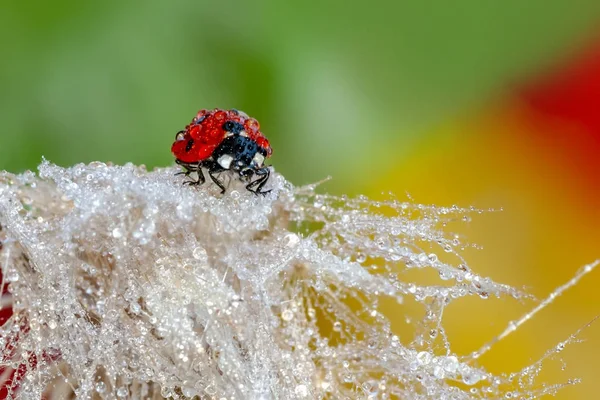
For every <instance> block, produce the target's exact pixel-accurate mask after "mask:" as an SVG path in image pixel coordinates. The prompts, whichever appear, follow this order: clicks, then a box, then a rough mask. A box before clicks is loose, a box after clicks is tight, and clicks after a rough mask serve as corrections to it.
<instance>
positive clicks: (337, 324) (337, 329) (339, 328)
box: [333, 321, 342, 332]
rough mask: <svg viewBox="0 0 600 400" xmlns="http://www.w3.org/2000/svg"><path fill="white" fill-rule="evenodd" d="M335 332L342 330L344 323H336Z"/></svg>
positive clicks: (334, 325)
mask: <svg viewBox="0 0 600 400" xmlns="http://www.w3.org/2000/svg"><path fill="white" fill-rule="evenodd" d="M333 330H334V331H336V332H339V331H341V330H342V323H341V322H340V321H335V323H334V324H333Z"/></svg>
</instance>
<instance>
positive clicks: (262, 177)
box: [246, 167, 271, 196]
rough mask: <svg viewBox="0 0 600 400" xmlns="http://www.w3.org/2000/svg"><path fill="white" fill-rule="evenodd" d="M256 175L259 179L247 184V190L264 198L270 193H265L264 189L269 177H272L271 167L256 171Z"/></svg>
mask: <svg viewBox="0 0 600 400" xmlns="http://www.w3.org/2000/svg"><path fill="white" fill-rule="evenodd" d="M254 173H255V174H256V175H258V176H259V178H258V179H256V180H254V181H252V182H250V183H249V184H247V185H246V189H248V190H249V191H250V192H252V193H254V194H256V195H259V194H262V195H263V196H264V195H266V194H267V193H269V192H270V190H265V191H263V190H262V188H263V186H265V184H266V183H267V181H268V180H269V176H271V170H270V169H269V167H263V168H260V169H257V170H256V171H254Z"/></svg>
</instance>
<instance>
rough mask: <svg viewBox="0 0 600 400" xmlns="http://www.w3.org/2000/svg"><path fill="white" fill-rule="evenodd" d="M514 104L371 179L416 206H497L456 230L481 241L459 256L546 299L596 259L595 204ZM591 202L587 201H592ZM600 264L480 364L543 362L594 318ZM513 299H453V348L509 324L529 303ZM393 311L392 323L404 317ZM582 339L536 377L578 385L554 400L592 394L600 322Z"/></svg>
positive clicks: (375, 188)
mask: <svg viewBox="0 0 600 400" xmlns="http://www.w3.org/2000/svg"><path fill="white" fill-rule="evenodd" d="M520 112H521V110H519V107H518V106H514V105H512V104H510V103H509V104H506V103H502V104H495V105H491V106H490V107H488V108H487V109H485V110H482V111H481V112H480V113H478V114H477V116H469V117H462V118H458V119H457V120H456V121H455V122H453V123H449V124H448V125H445V126H443V127H441V128H439V129H437V130H436V131H435V132H434V133H433V134H431V135H429V136H428V140H426V141H423V142H422V143H421V145H420V146H419V147H418V148H417V149H415V152H414V154H415V155H414V157H410V156H409V157H406V158H403V159H401V160H397V162H396V165H394V166H393V167H391V168H390V170H389V171H388V173H387V174H383V177H382V178H381V179H380V180H377V181H375V182H373V184H372V188H371V194H373V195H374V196H378V194H379V192H380V191H381V190H380V188H381V187H386V188H387V187H390V188H393V189H392V190H393V191H395V192H397V193H402V192H404V191H406V192H407V193H409V194H410V195H411V196H412V198H413V199H414V201H416V202H418V203H426V204H437V205H452V204H457V205H459V206H469V205H473V206H476V207H479V208H483V209H487V208H490V207H493V208H495V209H500V208H502V209H503V210H502V211H501V212H491V213H484V214H482V215H476V216H474V217H473V221H472V222H471V223H469V224H468V225H466V226H465V229H462V230H460V231H459V232H458V233H461V234H465V236H466V239H467V241H469V242H475V243H477V244H479V245H482V246H483V249H482V250H475V249H469V250H468V251H466V252H465V254H464V255H465V258H466V259H467V261H468V263H469V265H470V267H471V269H473V270H474V271H476V272H478V273H480V274H482V275H484V276H490V277H491V278H493V279H494V280H496V281H499V282H503V283H508V284H511V285H513V286H515V287H524V288H525V289H526V290H527V292H529V293H531V294H533V295H535V296H536V297H537V299H538V301H541V300H543V299H544V298H545V297H546V296H547V295H549V294H550V293H551V292H552V291H553V290H554V289H556V288H557V287H558V286H560V285H562V284H563V283H565V282H567V281H568V280H569V279H571V277H572V276H573V275H574V274H575V272H576V271H577V269H579V267H581V266H583V265H585V264H588V263H590V262H592V261H593V260H595V259H597V258H600V248H599V246H598V243H599V240H600V229H599V227H598V224H597V221H598V218H597V217H598V209H594V208H592V207H591V206H590V203H587V204H586V202H585V201H582V200H581V199H583V198H584V195H585V193H578V192H577V190H578V189H577V188H576V187H575V188H574V185H573V183H572V182H571V180H570V178H569V174H568V171H565V170H566V169H568V168H566V167H567V166H565V165H561V164H560V163H556V162H552V160H548V159H546V158H545V157H542V156H540V155H539V154H537V152H538V150H540V149H537V148H536V147H535V145H534V144H533V143H532V142H531V141H530V140H529V139H528V138H529V137H531V136H533V133H534V132H532V131H529V132H528V131H527V129H528V128H526V127H525V126H524V124H523V120H522V119H521V118H520ZM592 203H593V202H592ZM598 285H600V270H598V271H594V272H592V273H591V274H590V275H588V276H586V277H585V278H584V279H583V281H581V282H580V283H579V284H578V285H577V286H575V287H574V288H572V289H570V290H569V291H567V292H566V293H565V295H563V296H561V297H559V298H557V299H556V300H555V301H554V303H553V304H552V305H550V306H549V307H548V308H547V309H545V310H544V311H542V312H540V313H539V314H537V315H536V316H535V318H533V319H532V320H530V321H528V322H527V323H525V324H524V325H523V326H522V327H521V328H520V329H518V330H517V331H516V332H515V333H513V334H512V335H510V336H508V337H507V338H506V339H504V340H503V341H501V342H499V343H498V344H496V345H495V346H494V347H493V349H492V350H491V351H490V352H489V353H488V354H486V355H484V356H483V357H482V358H481V359H480V362H481V364H482V365H483V366H485V367H487V368H489V369H490V370H491V371H493V372H512V371H517V370H519V369H521V368H523V367H525V366H527V365H529V364H530V363H531V362H532V361H534V360H537V359H538V358H540V357H541V356H542V355H543V354H544V353H545V352H546V351H547V350H549V349H550V348H552V347H554V346H555V345H557V344H558V343H559V342H561V341H563V340H565V339H567V338H568V337H569V335H571V334H573V333H574V332H575V331H577V329H579V328H580V327H581V326H583V325H584V324H586V323H587V322H589V321H590V320H592V319H593V318H594V317H595V316H596V315H598V314H600V306H599V305H600V291H599V290H598V289H597V288H598ZM538 301H526V302H525V303H524V304H521V303H519V302H518V301H515V300H513V299H510V298H504V299H494V298H490V299H487V300H482V299H479V298H477V299H468V300H459V301H456V302H453V303H452V304H451V305H450V306H449V307H448V308H447V310H446V312H445V327H446V329H447V333H448V336H449V339H450V342H451V343H452V345H453V349H454V350H456V351H458V352H459V353H462V354H468V353H470V352H472V351H475V350H477V349H478V348H479V347H480V346H481V345H483V344H484V343H485V342H487V341H489V340H490V339H492V338H493V337H494V336H495V335H498V334H500V333H501V332H502V331H503V330H504V329H505V328H506V326H507V324H508V322H509V321H511V320H516V319H518V318H519V317H520V316H521V315H523V314H525V313H526V312H528V311H529V310H531V309H533V308H534V307H535V306H536V305H537V302H538ZM388 312H390V315H395V316H398V315H400V317H397V318H396V319H397V321H395V322H396V323H399V321H401V320H402V319H403V318H404V316H403V315H402V313H398V311H397V310H396V311H391V310H388ZM580 339H583V340H585V342H584V343H580V344H575V345H572V346H568V347H567V349H566V350H565V351H564V352H563V353H561V357H562V358H563V359H564V360H565V362H566V363H567V367H566V369H565V370H564V371H563V370H562V369H561V364H560V362H550V363H548V366H547V367H546V369H545V372H544V374H543V375H542V377H541V380H542V381H543V380H546V381H547V382H551V383H556V382H563V381H566V380H567V379H569V378H575V377H579V378H581V379H583V383H581V384H580V385H576V386H574V387H569V388H567V389H564V390H563V391H561V392H560V393H559V395H558V397H557V398H560V399H593V398H597V388H598V383H597V377H598V376H599V375H600V360H599V359H600V326H598V324H597V323H596V324H593V325H592V326H591V327H590V328H588V329H586V330H585V331H584V332H583V333H582V334H581V336H580Z"/></svg>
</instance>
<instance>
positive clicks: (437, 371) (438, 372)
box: [433, 365, 445, 379]
mask: <svg viewBox="0 0 600 400" xmlns="http://www.w3.org/2000/svg"><path fill="white" fill-rule="evenodd" d="M433 376H435V377H436V378H438V379H442V378H444V376H445V372H444V369H443V368H442V367H440V366H439V365H436V366H435V367H434V368H433Z"/></svg>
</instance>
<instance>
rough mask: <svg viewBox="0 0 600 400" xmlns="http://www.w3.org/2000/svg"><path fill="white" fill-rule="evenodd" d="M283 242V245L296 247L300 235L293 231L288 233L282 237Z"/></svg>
mask: <svg viewBox="0 0 600 400" xmlns="http://www.w3.org/2000/svg"><path fill="white" fill-rule="evenodd" d="M283 243H284V245H285V247H290V248H292V247H296V246H298V243H300V237H298V235H296V234H294V233H288V234H287V235H285V236H284V237H283Z"/></svg>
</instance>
